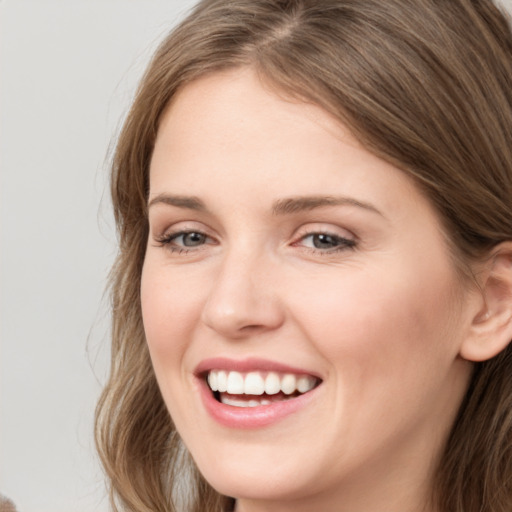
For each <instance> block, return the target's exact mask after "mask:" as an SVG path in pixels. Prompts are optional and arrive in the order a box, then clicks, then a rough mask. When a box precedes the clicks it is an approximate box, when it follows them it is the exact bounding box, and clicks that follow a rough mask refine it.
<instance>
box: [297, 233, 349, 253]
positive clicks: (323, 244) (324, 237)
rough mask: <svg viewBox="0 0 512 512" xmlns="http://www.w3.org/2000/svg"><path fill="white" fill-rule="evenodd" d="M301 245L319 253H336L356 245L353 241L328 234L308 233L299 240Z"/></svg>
mask: <svg viewBox="0 0 512 512" xmlns="http://www.w3.org/2000/svg"><path fill="white" fill-rule="evenodd" d="M301 242H302V245H304V246H306V247H308V248H310V249H316V250H319V251H325V252H328V251H337V250H343V249H347V248H350V247H354V246H355V245H356V242H355V240H350V239H347V238H343V237H341V236H338V235H332V234H330V233H310V234H309V235H306V236H304V237H303V238H302V239H301Z"/></svg>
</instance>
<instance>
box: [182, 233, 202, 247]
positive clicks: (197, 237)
mask: <svg viewBox="0 0 512 512" xmlns="http://www.w3.org/2000/svg"><path fill="white" fill-rule="evenodd" d="M205 240H206V236H205V235H203V234H202V233H185V234H184V235H183V245H184V246H186V247H195V246H196V245H201V244H203V243H204V242H205Z"/></svg>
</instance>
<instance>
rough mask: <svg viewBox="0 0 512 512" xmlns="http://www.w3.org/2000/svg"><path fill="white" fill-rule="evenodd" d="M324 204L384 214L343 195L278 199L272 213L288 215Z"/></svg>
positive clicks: (364, 203) (368, 204)
mask: <svg viewBox="0 0 512 512" xmlns="http://www.w3.org/2000/svg"><path fill="white" fill-rule="evenodd" d="M325 206H355V207H357V208H363V209H365V210H368V211H370V212H373V213H377V214H379V215H381V216H382V217H384V214H383V213H382V212H381V211H380V210H378V209H377V208H376V207H375V206H373V205H372V204H370V203H367V202H364V201H359V200H358V199H354V198H352V197H345V196H299V197H290V198H287V199H280V200H278V201H276V202H275V203H274V206H273V207H272V213H273V214H274V215H289V214H293V213H298V212H303V211H309V210H314V209H316V208H322V207H325Z"/></svg>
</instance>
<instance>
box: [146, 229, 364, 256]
mask: <svg viewBox="0 0 512 512" xmlns="http://www.w3.org/2000/svg"><path fill="white" fill-rule="evenodd" d="M186 235H200V236H201V237H203V243H200V244H199V245H197V246H191V247H186V246H183V245H181V246H177V245H173V243H174V242H175V240H176V239H178V238H180V237H184V236H186ZM315 236H317V237H318V236H326V237H329V238H330V239H331V240H332V242H333V243H336V244H337V245H335V246H334V247H331V248H327V249H320V248H315V247H304V246H303V249H305V250H307V251H308V252H311V253H314V254H320V255H330V254H336V253H339V252H342V251H346V250H354V249H355V248H356V247H357V242H356V240H353V239H350V238H345V237H342V236H339V235H336V234H334V233H329V232H327V231H312V232H309V233H305V234H304V235H302V236H301V237H300V238H299V240H298V241H297V242H294V243H293V244H292V246H298V245H299V242H304V241H305V240H306V239H308V238H310V237H315ZM208 239H210V240H211V237H209V236H208V235H206V234H205V233H203V232H202V231H198V230H193V229H191V230H182V231H177V232H175V233H166V234H164V235H162V236H160V237H157V238H156V239H155V241H156V242H157V243H158V245H159V246H160V247H165V248H166V249H168V250H169V251H171V252H172V253H176V254H187V253H189V252H194V251H197V250H201V249H200V248H201V247H204V245H207V240H208Z"/></svg>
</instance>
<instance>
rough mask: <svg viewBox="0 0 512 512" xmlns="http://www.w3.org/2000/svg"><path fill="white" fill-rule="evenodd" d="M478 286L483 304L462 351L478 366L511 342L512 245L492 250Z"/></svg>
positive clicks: (503, 245) (464, 355) (473, 320)
mask: <svg viewBox="0 0 512 512" xmlns="http://www.w3.org/2000/svg"><path fill="white" fill-rule="evenodd" d="M478 282H479V284H480V286H481V288H480V293H481V299H482V300H481V301H480V307H479V311H478V312H477V314H476V315H475V316H474V317H473V319H472V323H471V326H470V331H469V335H468V336H467V337H466V338H465V339H464V340H463V343H462V346H461V350H460V355H461V356H462V357H463V358H464V359H467V360H469V361H475V362H476V361H485V360H487V359H491V358H492V357H494V356H495V355H497V354H499V353H500V352H501V351H502V350H504V349H505V348H506V347H507V345H508V344H509V343H510V342H511V340H512V242H503V243H501V244H500V245H498V246H496V247H495V248H494V249H493V251H492V252H491V256H490V258H489V259H488V260H487V261H486V264H485V266H484V270H483V271H482V273H479V279H478Z"/></svg>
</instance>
